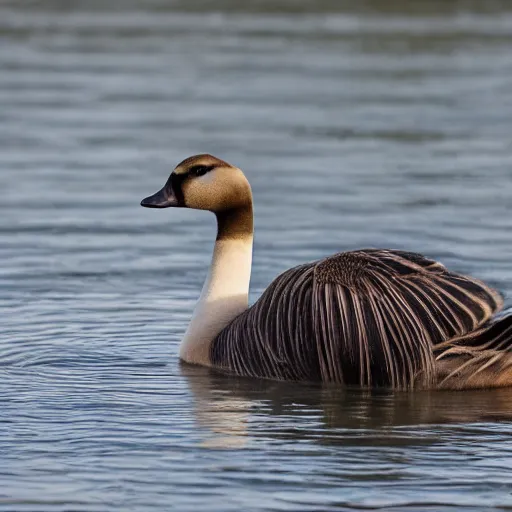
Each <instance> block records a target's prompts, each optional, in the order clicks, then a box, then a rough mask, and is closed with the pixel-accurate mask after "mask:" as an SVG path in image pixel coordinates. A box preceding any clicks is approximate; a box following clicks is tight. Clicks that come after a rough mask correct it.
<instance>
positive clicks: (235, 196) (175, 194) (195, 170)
mask: <svg viewBox="0 0 512 512" xmlns="http://www.w3.org/2000/svg"><path fill="white" fill-rule="evenodd" d="M140 204H141V206H145V207H146V208H169V207H177V208H192V209H195V210H209V211H211V212H214V213H216V214H221V213H222V212H226V211H230V210H236V209H239V208H243V207H245V206H250V205H252V194H251V187H250V185H249V182H248V181H247V179H246V177H245V176H244V174H243V172H242V171H241V170H240V169H238V168H237V167H234V166H232V165H230V164H228V163H227V162H224V161H223V160H220V159H219V158H216V157H214V156H212V155H207V154H203V155H195V156H191V157H189V158H186V159H185V160H183V162H181V163H179V164H178V165H177V166H176V167H175V169H174V170H173V172H172V173H171V175H170V176H169V179H168V180H167V183H166V184H165V185H164V187H163V188H162V189H161V190H159V191H158V192H156V193H155V194H153V195H152V196H149V197H146V198H145V199H143V200H142V201H141V203H140Z"/></svg>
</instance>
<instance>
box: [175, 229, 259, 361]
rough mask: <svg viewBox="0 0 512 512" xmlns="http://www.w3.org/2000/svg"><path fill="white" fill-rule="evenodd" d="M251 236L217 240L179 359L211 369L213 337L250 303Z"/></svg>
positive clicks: (182, 343)
mask: <svg viewBox="0 0 512 512" xmlns="http://www.w3.org/2000/svg"><path fill="white" fill-rule="evenodd" d="M252 241H253V236H252V233H251V234H250V235H246V236H242V237H236V238H226V239H220V240H219V239H218V240H217V241H216V242H215V248H214V250H213V258H212V263H211V265H210V270H209V272H208V276H207V277H206V281H205V283H204V285H203V290H202V292H201V296H200V297H199V301H198V303H197V305H196V307H195V309H194V314H193V316H192V320H191V321H190V324H189V326H188V328H187V331H186V332H185V337H184V338H183V341H182V342H181V346H180V358H181V359H183V360H184V361H186V362H188V363H194V364H200V365H203V366H211V363H210V357H209V351H210V345H211V342H212V341H213V339H214V338H215V336H217V334H218V333H219V332H220V331H221V330H222V329H223V328H224V327H226V325H228V324H229V322H231V320H233V319H234V318H235V317H237V316H238V315H239V314H240V313H242V312H243V311H245V310H246V309H247V307H248V304H249V281H250V278H251V264H252Z"/></svg>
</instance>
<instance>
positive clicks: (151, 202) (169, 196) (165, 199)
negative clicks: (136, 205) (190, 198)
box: [140, 180, 180, 208]
mask: <svg viewBox="0 0 512 512" xmlns="http://www.w3.org/2000/svg"><path fill="white" fill-rule="evenodd" d="M140 205H141V206H145V207H146V208H169V207H171V206H180V205H179V202H178V199H177V198H176V196H175V194H174V192H173V190H172V186H171V184H170V180H169V182H167V183H166V184H165V187H164V188H163V189H162V190H159V191H158V192H157V193H156V194H153V195H152V196H149V197H146V198H145V199H143V200H142V201H141V202H140Z"/></svg>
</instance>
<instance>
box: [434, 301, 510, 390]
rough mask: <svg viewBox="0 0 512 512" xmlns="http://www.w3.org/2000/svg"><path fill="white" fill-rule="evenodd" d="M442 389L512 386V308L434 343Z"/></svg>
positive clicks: (439, 385) (438, 378) (439, 384)
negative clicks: (465, 332)
mask: <svg viewBox="0 0 512 512" xmlns="http://www.w3.org/2000/svg"><path fill="white" fill-rule="evenodd" d="M434 355H435V360H436V369H437V382H438V387H439V388H440V389H468V388H494V387H503V386H512V311H508V312H507V313H505V314H503V315H500V316H499V317H496V318H494V319H493V320H491V321H490V322H488V323H486V324H485V325H484V326H482V327H481V328H480V329H477V330H476V331H473V332H471V333H469V334H466V335H464V336H460V337H458V338H453V339H451V340H449V341H445V342H443V343H439V344H438V345H436V346H435V347H434Z"/></svg>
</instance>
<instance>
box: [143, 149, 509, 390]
mask: <svg viewBox="0 0 512 512" xmlns="http://www.w3.org/2000/svg"><path fill="white" fill-rule="evenodd" d="M141 205H142V206H144V207H147V208H168V207H175V208H192V209H197V210H208V211H210V212H213V213H214V214H215V216H216V219H217V237H216V240H215V245H214V250H213V257H212V262H211V265H210V268H209V271H208V274H207V277H206V280H205V282H204V285H203V288H202V291H201V294H200V297H199V300H198V302H197V304H196V307H195V309H194V312H193V315H192V319H191V321H190V324H189V325H188V328H187V329H186V332H185V334H184V337H183V340H182V342H181V345H180V352H179V355H180V359H182V360H183V361H185V362H186V363H190V364H195V365H202V366H207V367H210V368H212V369H214V370H219V371H221V372H223V373H228V374H235V375H238V376H246V377H257V378H266V379H276V380H291V381H308V382H315V381H316V382H322V383H334V384H338V385H341V386H358V387H363V388H377V387H385V388H393V389H404V390H406V389H469V388H486V387H502V386H509V385H512V314H508V315H502V316H497V313H498V312H499V311H500V310H501V309H502V307H503V299H502V297H501V295H500V294H499V293H498V292H497V291H496V290H494V289H492V288H491V287H489V286H487V285H486V284H484V283H483V282H481V281H479V280H477V279H474V278H472V277H468V276H464V275H460V274H457V273H454V272H450V271H449V270H447V269H446V267H445V266H444V265H442V264H441V263H439V262H437V261H435V260H432V259H430V258H427V257H425V256H422V255H421V254H417V253H413V252H406V251H402V250H391V249H361V250H355V251H350V252H342V253H338V254H334V255H332V256H329V257H327V258H324V259H322V260H319V261H315V262H311V263H306V264H303V265H299V266H297V267H294V268H291V269H289V270H287V271H285V272H283V273H282V274H281V275H279V276H278V277H277V278H276V279H275V280H274V281H273V282H272V283H271V284H270V286H269V287H268V288H267V289H266V290H265V291H264V292H263V294H262V295H261V297H260V298H259V299H258V300H257V301H256V303H255V304H253V305H252V306H251V307H249V304H248V293H249V281H250V275H251V264H252V248H253V232H254V229H253V198H252V191H251V187H250V185H249V182H248V180H247V178H246V177H245V175H244V173H243V172H242V171H241V170H240V169H239V168H238V167H235V166H233V165H230V164H229V163H227V162H225V161H223V160H221V159H219V158H216V157H214V156H212V155H209V154H200V155H195V156H191V157H189V158H187V159H185V160H183V161H182V162H181V163H179V164H178V165H177V166H176V167H175V169H174V170H173V171H172V173H171V175H170V177H169V179H168V180H167V182H166V183H165V185H164V187H163V188H162V189H161V190H160V191H158V192H156V193H155V194H153V195H151V196H149V197H146V198H145V199H143V200H142V201H141Z"/></svg>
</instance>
